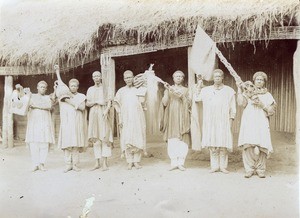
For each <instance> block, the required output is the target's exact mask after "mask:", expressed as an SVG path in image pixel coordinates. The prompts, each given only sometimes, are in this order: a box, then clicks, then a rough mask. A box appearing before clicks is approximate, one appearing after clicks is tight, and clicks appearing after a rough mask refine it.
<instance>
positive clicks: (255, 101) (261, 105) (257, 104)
mask: <svg viewBox="0 0 300 218" xmlns="http://www.w3.org/2000/svg"><path fill="white" fill-rule="evenodd" d="M253 104H254V105H256V106H257V107H260V108H264V107H265V105H264V104H263V103H262V102H261V101H260V100H259V99H258V98H257V99H254V101H253Z"/></svg>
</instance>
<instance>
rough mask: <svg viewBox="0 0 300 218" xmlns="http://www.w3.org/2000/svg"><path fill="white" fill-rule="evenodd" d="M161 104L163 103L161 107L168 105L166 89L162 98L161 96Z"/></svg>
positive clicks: (167, 91)
mask: <svg viewBox="0 0 300 218" xmlns="http://www.w3.org/2000/svg"><path fill="white" fill-rule="evenodd" d="M161 102H162V103H163V105H164V106H165V107H166V106H167V105H168V103H169V90H168V89H165V91H164V96H163V98H162V100H161Z"/></svg>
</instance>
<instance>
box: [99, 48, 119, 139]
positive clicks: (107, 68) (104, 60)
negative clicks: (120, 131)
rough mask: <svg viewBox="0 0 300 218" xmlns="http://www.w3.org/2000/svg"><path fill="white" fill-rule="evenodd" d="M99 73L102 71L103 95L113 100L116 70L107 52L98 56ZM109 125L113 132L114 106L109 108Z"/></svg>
mask: <svg viewBox="0 0 300 218" xmlns="http://www.w3.org/2000/svg"><path fill="white" fill-rule="evenodd" d="M100 65H101V73H102V83H103V86H104V92H105V95H106V96H107V97H108V98H110V99H111V100H113V98H114V96H115V91H116V70H115V60H114V59H112V58H111V57H110V56H108V55H107V54H102V55H101V58H100ZM110 113H111V117H110V119H111V120H110V125H111V130H112V131H113V133H114V108H113V107H112V108H111V111H110Z"/></svg>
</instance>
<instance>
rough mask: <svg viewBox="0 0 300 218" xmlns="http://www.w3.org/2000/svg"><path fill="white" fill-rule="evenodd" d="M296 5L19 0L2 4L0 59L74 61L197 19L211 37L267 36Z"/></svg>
mask: <svg viewBox="0 0 300 218" xmlns="http://www.w3.org/2000/svg"><path fill="white" fill-rule="evenodd" d="M298 11H299V1H298V0H277V1H276V0H264V1H263V0H260V1H259V0H253V1H250V0H240V1H237V0H223V1H216V0H215V1H211V0H202V1H200V0H198V1H196V0H189V1H188V0H181V1H176V0H165V1H162V0H86V1H83V0H44V1H38V0H31V1H22V2H20V3H18V4H15V5H13V4H11V5H4V6H3V7H2V11H1V12H2V13H1V17H0V20H1V32H0V60H1V62H0V65H1V66H22V65H26V66H43V67H50V66H51V65H53V64H54V63H56V62H58V61H59V60H60V61H63V62H65V64H67V65H68V66H75V65H76V61H77V62H78V61H82V60H83V59H84V58H86V59H88V58H90V55H97V54H99V52H100V49H101V46H108V45H114V44H122V43H137V42H148V41H149V40H150V41H151V40H152V41H156V42H158V41H159V42H167V41H169V40H172V39H173V38H174V37H176V36H178V35H180V34H183V33H193V32H194V31H195V29H196V27H197V25H198V24H200V25H201V26H202V28H204V29H205V30H206V31H207V32H209V33H211V34H212V37H217V36H220V35H224V34H227V35H230V36H231V38H233V39H234V40H239V38H240V37H241V35H244V36H245V35H246V36H247V38H249V40H252V39H257V38H260V39H266V40H267V39H268V36H269V34H270V32H271V31H272V29H274V28H275V27H277V26H289V25H295V23H296V25H298V23H297V22H298V21H299V20H300V19H299V12H298ZM297 13H298V14H297Z"/></svg>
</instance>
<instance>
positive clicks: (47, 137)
mask: <svg viewBox="0 0 300 218" xmlns="http://www.w3.org/2000/svg"><path fill="white" fill-rule="evenodd" d="M30 105H32V106H36V107H42V108H49V109H50V108H51V106H52V102H51V99H50V97H49V95H40V94H32V95H31V99H30ZM25 142H27V143H33V142H35V143H52V144H54V143H55V139H54V126H53V122H52V119H51V113H50V111H49V110H40V109H29V112H28V115H27V130H26V139H25Z"/></svg>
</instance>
